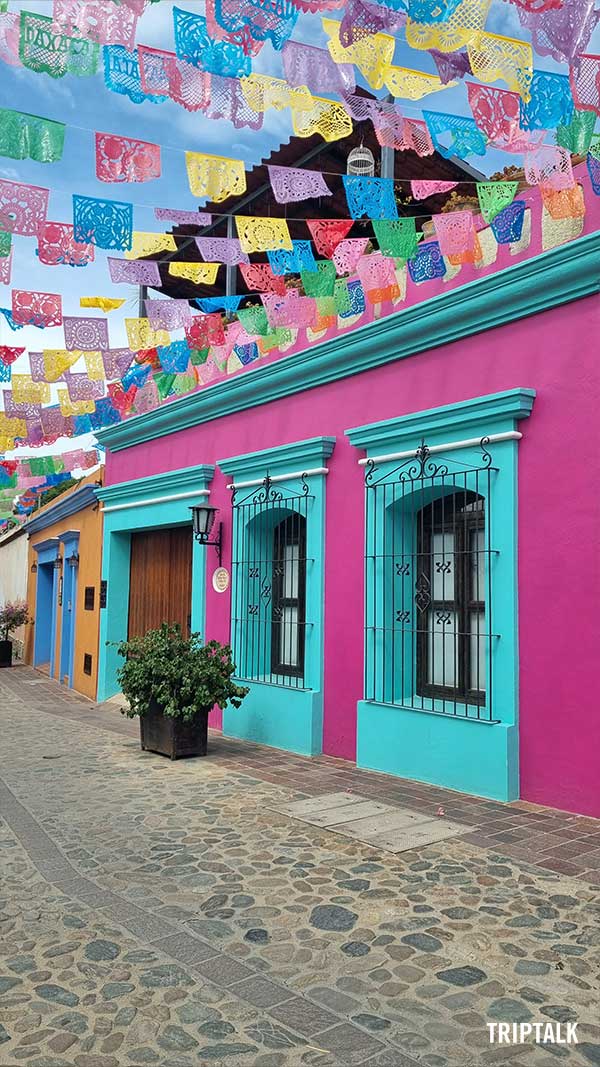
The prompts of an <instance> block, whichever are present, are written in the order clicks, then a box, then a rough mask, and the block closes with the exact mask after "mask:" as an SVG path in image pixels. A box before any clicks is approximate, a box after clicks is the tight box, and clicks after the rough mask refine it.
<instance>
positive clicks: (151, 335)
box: [125, 319, 171, 352]
mask: <svg viewBox="0 0 600 1067" xmlns="http://www.w3.org/2000/svg"><path fill="white" fill-rule="evenodd" d="M125 329H126V330H127V338H128V340H129V347H130V349H131V351H132V352H139V351H140V350H141V349H142V348H156V347H157V345H168V344H170V343H171V338H170V336H169V334H168V333H167V331H166V330H153V329H152V327H151V325H150V323H149V321H148V319H125Z"/></svg>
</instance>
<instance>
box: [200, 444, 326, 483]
mask: <svg viewBox="0 0 600 1067" xmlns="http://www.w3.org/2000/svg"><path fill="white" fill-rule="evenodd" d="M334 448H335V437H310V438H308V439H307V440H306V441H293V442H292V443H291V444H289V445H277V446H276V447H275V448H267V449H265V450H264V451H262V452H248V453H247V454H246V455H245V456H232V457H230V459H220V460H218V461H217V462H218V465H219V467H220V468H221V470H222V471H224V472H225V473H226V474H229V475H231V477H232V478H234V479H235V480H240V481H249V480H250V479H252V478H264V476H265V474H266V472H267V471H268V472H269V474H270V475H271V477H273V476H274V475H276V474H287V473H289V472H293V471H299V470H310V469H311V468H316V467H322V466H323V465H324V463H325V460H326V459H329V457H330V455H331V453H332V452H333V450H334Z"/></svg>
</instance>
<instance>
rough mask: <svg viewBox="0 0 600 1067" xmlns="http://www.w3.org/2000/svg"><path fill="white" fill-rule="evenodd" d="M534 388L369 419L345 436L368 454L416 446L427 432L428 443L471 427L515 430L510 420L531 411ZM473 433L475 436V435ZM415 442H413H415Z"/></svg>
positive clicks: (482, 430)
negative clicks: (370, 420)
mask: <svg viewBox="0 0 600 1067" xmlns="http://www.w3.org/2000/svg"><path fill="white" fill-rule="evenodd" d="M534 400H535V389H522V388H521V389H507V390H506V391H505V392H502V393H490V394H489V395H488V396H476V397H474V398H473V399H472V400H461V401H459V403H457V404H445V405H444V406H443V407H440V408H429V409H428V410H426V411H416V412H411V413H410V414H409V415H401V416H400V417H399V418H396V419H386V420H385V421H384V422H372V423H370V424H368V425H366V426H358V427H356V429H353V430H346V431H345V434H346V437H348V439H349V440H350V444H352V445H354V446H355V448H364V449H365V450H366V451H367V452H368V454H369V455H375V454H377V453H383V452H386V453H387V452H391V451H398V452H401V451H404V450H405V449H407V450H408V449H409V448H410V447H411V446H412V445H414V447H415V448H416V447H417V446H418V445H419V444H420V442H421V438H422V436H423V433H424V432H426V435H427V444H428V445H431V444H432V443H433V436H434V435H435V437H436V438H437V437H438V436H440V435H442V434H445V433H448V432H450V433H452V435H453V436H454V438H456V435H457V433H458V431H459V430H460V436H461V437H463V438H468V437H472V436H474V434H473V433H471V432H470V431H471V430H476V429H478V430H479V431H480V433H481V434H482V435H483V433H486V434H487V433H491V432H494V433H497V432H502V431H498V430H494V431H491V430H490V429H489V426H490V425H491V424H492V422H493V423H494V425H495V426H498V425H500V424H501V425H502V426H503V428H504V429H509V430H510V429H514V427H513V425H512V420H518V419H525V418H527V416H528V415H530V414H531V409H532V407H533V401H534ZM475 436H476V435H475ZM415 441H416V444H415Z"/></svg>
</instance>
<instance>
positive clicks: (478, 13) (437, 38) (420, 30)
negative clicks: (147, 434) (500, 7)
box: [405, 0, 492, 52]
mask: <svg viewBox="0 0 600 1067" xmlns="http://www.w3.org/2000/svg"><path fill="white" fill-rule="evenodd" d="M491 2H492V0H462V3H460V4H459V5H458V7H457V8H456V11H453V13H452V14H451V15H450V18H448V19H446V20H445V21H444V22H414V21H413V19H411V18H410V16H409V17H408V18H407V20H406V31H405V32H406V41H407V43H408V44H410V45H412V47H413V48H420V49H422V50H423V49H428V48H437V49H438V50H439V51H440V52H455V51H456V50H457V49H459V48H464V46H465V45H468V44H476V43H477V40H478V38H479V35H480V34H481V33H483V27H484V26H485V20H486V18H487V14H488V11H489V9H490V4H491Z"/></svg>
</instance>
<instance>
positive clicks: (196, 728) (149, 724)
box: [140, 701, 211, 759]
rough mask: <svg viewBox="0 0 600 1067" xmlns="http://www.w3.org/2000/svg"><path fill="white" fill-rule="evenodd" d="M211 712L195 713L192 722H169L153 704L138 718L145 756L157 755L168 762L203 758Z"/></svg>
mask: <svg viewBox="0 0 600 1067" xmlns="http://www.w3.org/2000/svg"><path fill="white" fill-rule="evenodd" d="M210 710H211V709H210V708H206V709H205V710H204V711H201V712H199V713H198V715H197V716H196V718H195V719H194V720H193V721H192V722H183V720H182V719H172V718H170V716H168V715H164V714H163V711H162V708H160V707H159V705H158V704H157V703H156V702H155V701H153V702H152V704H151V705H150V707H149V708H148V710H147V712H146V714H145V715H141V716H140V739H141V743H142V748H143V749H144V751H146V752H158V754H159V755H160V756H168V757H169V759H181V758H182V757H183V756H205V755H206V746H207V742H208V716H209V714H210Z"/></svg>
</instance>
